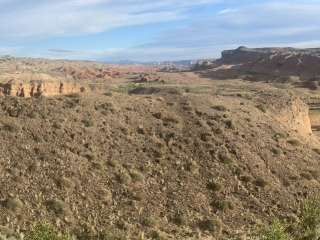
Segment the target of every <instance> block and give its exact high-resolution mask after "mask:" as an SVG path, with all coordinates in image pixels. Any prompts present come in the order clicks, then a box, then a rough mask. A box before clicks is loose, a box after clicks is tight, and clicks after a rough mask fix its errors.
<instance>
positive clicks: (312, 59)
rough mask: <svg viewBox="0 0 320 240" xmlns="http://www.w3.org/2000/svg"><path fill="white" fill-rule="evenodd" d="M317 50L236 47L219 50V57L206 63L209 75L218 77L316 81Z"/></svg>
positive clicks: (318, 70)
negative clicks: (220, 51)
mask: <svg viewBox="0 0 320 240" xmlns="http://www.w3.org/2000/svg"><path fill="white" fill-rule="evenodd" d="M319 65H320V49H317V48H316V49H295V48H255V49H250V48H246V47H239V48H237V49H235V50H227V51H223V52H222V57H221V59H219V60H217V61H214V62H211V64H207V69H208V68H211V69H212V71H210V73H208V74H209V75H210V74H211V76H214V77H220V78H238V77H246V78H248V79H252V80H267V81H272V80H273V81H290V80H291V81H292V79H293V78H294V77H296V78H298V79H299V80H301V81H302V82H309V81H318V80H319V79H318V77H319V75H320V68H319Z"/></svg>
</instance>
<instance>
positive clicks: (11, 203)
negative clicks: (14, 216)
mask: <svg viewBox="0 0 320 240" xmlns="http://www.w3.org/2000/svg"><path fill="white" fill-rule="evenodd" d="M5 207H6V208H7V209H9V210H11V211H13V212H17V211H20V210H21V209H22V208H23V203H22V201H21V200H20V199H19V198H8V199H7V200H6V201H5Z"/></svg>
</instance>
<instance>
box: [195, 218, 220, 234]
mask: <svg viewBox="0 0 320 240" xmlns="http://www.w3.org/2000/svg"><path fill="white" fill-rule="evenodd" d="M199 227H200V229H201V230H202V231H208V232H211V233H214V234H215V236H219V235H220V234H221V231H222V223H221V221H220V220H217V219H205V220H202V221H200V222H199Z"/></svg>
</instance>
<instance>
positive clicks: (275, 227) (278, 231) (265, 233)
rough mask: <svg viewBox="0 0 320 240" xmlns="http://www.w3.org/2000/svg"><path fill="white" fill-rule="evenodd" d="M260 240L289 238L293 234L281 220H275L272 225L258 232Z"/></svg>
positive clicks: (286, 239) (285, 239)
mask: <svg viewBox="0 0 320 240" xmlns="http://www.w3.org/2000/svg"><path fill="white" fill-rule="evenodd" d="M257 239H259V240H289V239H292V238H291V236H290V235H289V234H288V233H287V232H286V227H285V226H284V225H283V224H282V223H281V222H280V221H278V220H277V221H274V222H273V223H272V224H271V226H269V227H267V228H265V229H264V230H262V231H261V232H260V234H258V237H257Z"/></svg>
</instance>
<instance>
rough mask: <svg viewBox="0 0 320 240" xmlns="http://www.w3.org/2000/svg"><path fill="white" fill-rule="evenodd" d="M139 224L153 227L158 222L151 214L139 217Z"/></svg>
mask: <svg viewBox="0 0 320 240" xmlns="http://www.w3.org/2000/svg"><path fill="white" fill-rule="evenodd" d="M141 224H142V225H143V226H146V227H154V226H156V225H157V224H158V222H157V219H156V218H154V217H152V216H144V217H142V218H141Z"/></svg>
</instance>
